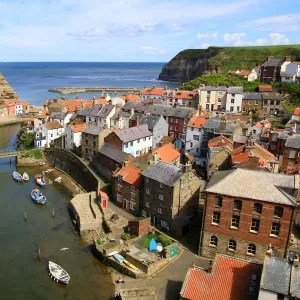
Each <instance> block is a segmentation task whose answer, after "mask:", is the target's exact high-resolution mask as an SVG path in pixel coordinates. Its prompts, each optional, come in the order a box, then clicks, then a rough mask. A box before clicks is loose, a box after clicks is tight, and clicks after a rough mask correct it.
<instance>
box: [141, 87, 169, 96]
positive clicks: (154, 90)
mask: <svg viewBox="0 0 300 300" xmlns="http://www.w3.org/2000/svg"><path fill="white" fill-rule="evenodd" d="M165 92H166V90H165V89H164V88H157V87H153V88H146V89H143V90H142V91H141V94H142V95H160V96H162V95H163V94H164V93H165Z"/></svg>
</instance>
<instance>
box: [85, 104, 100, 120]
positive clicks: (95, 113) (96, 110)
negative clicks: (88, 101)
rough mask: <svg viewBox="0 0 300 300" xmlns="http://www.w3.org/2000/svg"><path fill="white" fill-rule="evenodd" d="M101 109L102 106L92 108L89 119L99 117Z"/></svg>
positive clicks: (88, 114)
mask: <svg viewBox="0 0 300 300" xmlns="http://www.w3.org/2000/svg"><path fill="white" fill-rule="evenodd" d="M101 109H102V105H95V106H94V107H92V108H90V110H89V111H88V112H87V114H86V115H87V116H89V117H97V116H98V114H99V112H100V110H101Z"/></svg>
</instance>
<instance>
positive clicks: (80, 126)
mask: <svg viewBox="0 0 300 300" xmlns="http://www.w3.org/2000/svg"><path fill="white" fill-rule="evenodd" d="M71 128H72V131H73V132H74V133H77V132H82V131H84V130H85V129H86V128H87V124H85V123H83V124H77V125H73V126H72V127H71Z"/></svg>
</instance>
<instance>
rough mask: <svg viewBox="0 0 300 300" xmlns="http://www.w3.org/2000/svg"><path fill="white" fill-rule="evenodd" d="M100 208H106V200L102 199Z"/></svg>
mask: <svg viewBox="0 0 300 300" xmlns="http://www.w3.org/2000/svg"><path fill="white" fill-rule="evenodd" d="M101 204H102V208H106V206H107V199H102V203H101Z"/></svg>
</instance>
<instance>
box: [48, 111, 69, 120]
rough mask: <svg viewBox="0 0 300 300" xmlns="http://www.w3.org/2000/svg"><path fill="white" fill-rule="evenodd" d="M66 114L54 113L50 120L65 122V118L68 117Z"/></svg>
mask: <svg viewBox="0 0 300 300" xmlns="http://www.w3.org/2000/svg"><path fill="white" fill-rule="evenodd" d="M66 115H67V114H66V113H63V112H53V113H52V114H51V115H50V119H57V120H64V119H65V117H66Z"/></svg>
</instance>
